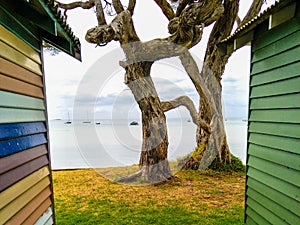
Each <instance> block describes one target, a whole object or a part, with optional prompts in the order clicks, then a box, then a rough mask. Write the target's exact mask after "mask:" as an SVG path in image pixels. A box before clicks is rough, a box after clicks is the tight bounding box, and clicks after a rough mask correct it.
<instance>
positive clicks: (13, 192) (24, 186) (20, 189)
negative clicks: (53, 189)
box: [0, 166, 50, 210]
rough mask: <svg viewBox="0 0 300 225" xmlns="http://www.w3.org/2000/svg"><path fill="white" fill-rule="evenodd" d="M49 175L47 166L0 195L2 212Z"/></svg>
mask: <svg viewBox="0 0 300 225" xmlns="http://www.w3.org/2000/svg"><path fill="white" fill-rule="evenodd" d="M49 174H50V172H49V168H48V166H45V167H43V168H41V169H39V170H37V171H36V172H34V173H32V174H30V175H29V176H27V177H25V178H24V179H22V180H20V181H19V182H18V183H16V184H15V185H13V186H11V187H9V188H8V189H6V190H4V191H2V192H1V193H0V210H1V209H2V208H3V207H4V206H6V205H7V204H9V203H10V202H12V201H13V200H14V199H15V198H17V197H18V196H20V195H21V194H23V193H24V192H25V191H27V190H28V189H29V188H31V187H32V186H33V185H35V184H36V183H37V182H39V181H40V180H42V179H43V178H44V177H46V176H48V175H49Z"/></svg>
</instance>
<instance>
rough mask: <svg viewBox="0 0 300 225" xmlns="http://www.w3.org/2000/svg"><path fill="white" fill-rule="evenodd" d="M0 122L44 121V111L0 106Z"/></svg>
mask: <svg viewBox="0 0 300 225" xmlns="http://www.w3.org/2000/svg"><path fill="white" fill-rule="evenodd" d="M0 115H1V117H0V123H17V122H36V121H46V117H45V111H43V110H29V109H15V108H2V107H0Z"/></svg>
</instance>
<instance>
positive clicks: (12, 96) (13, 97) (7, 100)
mask: <svg viewBox="0 0 300 225" xmlns="http://www.w3.org/2000/svg"><path fill="white" fill-rule="evenodd" d="M0 99H1V101H0V107H3V108H7V107H8V108H19V109H38V110H45V104H44V100H43V99H40V98H33V97H29V96H25V95H21V94H16V93H12V92H7V91H1V90H0Z"/></svg>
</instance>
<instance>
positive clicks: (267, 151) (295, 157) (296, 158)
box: [248, 143, 300, 176]
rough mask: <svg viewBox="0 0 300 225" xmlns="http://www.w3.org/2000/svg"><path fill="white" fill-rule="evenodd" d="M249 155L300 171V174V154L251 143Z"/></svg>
mask: <svg viewBox="0 0 300 225" xmlns="http://www.w3.org/2000/svg"><path fill="white" fill-rule="evenodd" d="M248 154H249V155H251V156H255V157H258V158H261V159H266V160H268V161H271V162H273V163H276V164H280V165H282V166H285V167H288V168H292V169H295V170H298V173H299V174H300V154H295V153H290V152H286V151H280V150H276V149H272V148H267V147H263V146H259V145H255V144H251V143H250V144H249V147H248ZM299 176H300V175H299Z"/></svg>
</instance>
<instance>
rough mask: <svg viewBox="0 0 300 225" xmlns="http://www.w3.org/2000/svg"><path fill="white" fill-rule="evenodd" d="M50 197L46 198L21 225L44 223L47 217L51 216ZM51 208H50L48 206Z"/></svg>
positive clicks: (40, 224)
mask: <svg viewBox="0 0 300 225" xmlns="http://www.w3.org/2000/svg"><path fill="white" fill-rule="evenodd" d="M50 206H51V199H50V198H47V199H46V200H45V201H44V202H43V203H42V204H41V205H39V207H38V208H37V209H36V210H35V211H34V212H33V213H32V214H31V215H30V216H29V217H28V218H27V219H26V220H25V221H24V223H23V225H32V224H34V225H45V223H46V222H47V220H48V219H49V217H52V215H53V213H52V210H49V208H50ZM50 209H51V208H50Z"/></svg>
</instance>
